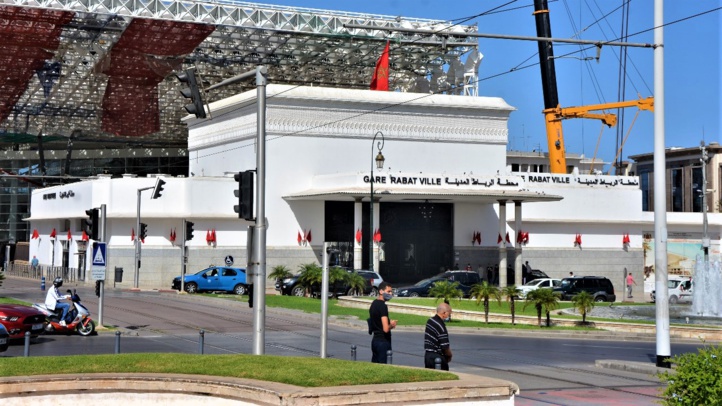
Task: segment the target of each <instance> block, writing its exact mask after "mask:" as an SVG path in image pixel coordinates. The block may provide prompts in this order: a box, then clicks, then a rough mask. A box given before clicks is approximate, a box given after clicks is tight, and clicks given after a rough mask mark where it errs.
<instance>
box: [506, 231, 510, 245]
mask: <svg viewBox="0 0 722 406" xmlns="http://www.w3.org/2000/svg"><path fill="white" fill-rule="evenodd" d="M506 242H507V243H510V242H511V241H510V240H509V232H508V231H507V232H506Z"/></svg>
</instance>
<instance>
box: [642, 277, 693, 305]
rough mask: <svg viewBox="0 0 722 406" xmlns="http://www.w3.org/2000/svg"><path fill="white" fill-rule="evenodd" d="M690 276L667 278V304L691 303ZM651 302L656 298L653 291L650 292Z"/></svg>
mask: <svg viewBox="0 0 722 406" xmlns="http://www.w3.org/2000/svg"><path fill="white" fill-rule="evenodd" d="M693 288H694V285H692V278H690V277H689V276H670V277H669V279H668V280H667V289H668V292H669V304H677V303H692V290H693ZM651 296H652V302H654V301H655V300H656V299H657V298H656V296H655V291H654V290H653V291H652V293H651Z"/></svg>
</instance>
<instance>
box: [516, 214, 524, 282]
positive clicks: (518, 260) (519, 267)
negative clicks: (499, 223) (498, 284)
mask: <svg viewBox="0 0 722 406" xmlns="http://www.w3.org/2000/svg"><path fill="white" fill-rule="evenodd" d="M514 227H515V228H516V235H515V236H514V241H515V242H514V284H515V285H516V286H521V285H522V284H523V281H522V276H523V272H522V269H523V266H524V265H523V264H524V263H523V262H522V257H521V242H520V241H519V233H520V232H521V201H520V200H515V201H514Z"/></svg>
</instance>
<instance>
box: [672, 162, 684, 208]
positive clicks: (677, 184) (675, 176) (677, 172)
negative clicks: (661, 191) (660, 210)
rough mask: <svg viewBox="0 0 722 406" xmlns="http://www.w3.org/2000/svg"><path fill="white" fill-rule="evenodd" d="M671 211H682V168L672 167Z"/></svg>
mask: <svg viewBox="0 0 722 406" xmlns="http://www.w3.org/2000/svg"><path fill="white" fill-rule="evenodd" d="M671 192H672V211H684V185H683V182H682V168H674V169H672V190H671Z"/></svg>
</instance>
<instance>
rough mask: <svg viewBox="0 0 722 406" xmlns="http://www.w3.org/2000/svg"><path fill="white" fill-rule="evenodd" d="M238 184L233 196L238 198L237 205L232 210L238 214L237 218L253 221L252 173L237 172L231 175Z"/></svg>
mask: <svg viewBox="0 0 722 406" xmlns="http://www.w3.org/2000/svg"><path fill="white" fill-rule="evenodd" d="M233 179H235V180H236V182H238V189H236V190H234V191H233V194H234V195H235V196H236V197H237V198H238V204H237V205H234V206H233V210H234V211H235V212H236V213H238V218H241V219H244V220H254V217H253V171H244V172H238V173H237V174H235V175H233Z"/></svg>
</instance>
